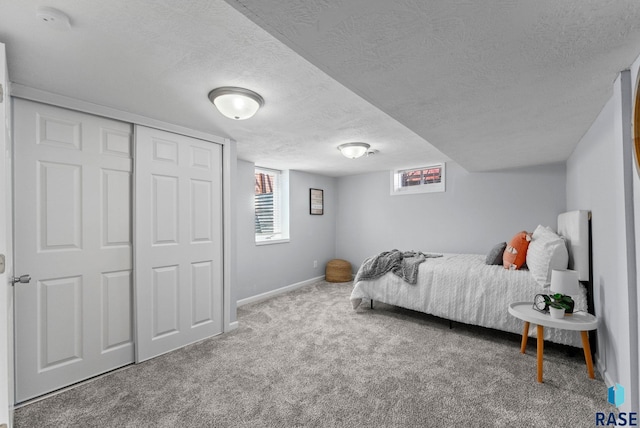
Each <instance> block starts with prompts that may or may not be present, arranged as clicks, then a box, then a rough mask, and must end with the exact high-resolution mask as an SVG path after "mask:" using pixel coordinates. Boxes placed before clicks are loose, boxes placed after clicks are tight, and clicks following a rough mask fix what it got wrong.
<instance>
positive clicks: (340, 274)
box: [325, 259, 353, 282]
mask: <svg viewBox="0 0 640 428" xmlns="http://www.w3.org/2000/svg"><path fill="white" fill-rule="evenodd" d="M352 279H353V272H352V270H351V263H349V262H348V261H346V260H341V259H333V260H330V261H329V263H327V269H326V271H325V280H326V281H327V282H349V281H351V280H352Z"/></svg>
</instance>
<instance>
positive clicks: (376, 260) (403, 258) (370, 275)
mask: <svg viewBox="0 0 640 428" xmlns="http://www.w3.org/2000/svg"><path fill="white" fill-rule="evenodd" d="M434 257H442V254H425V253H422V252H420V251H405V252H402V251H399V250H391V251H384V252H382V253H380V254H378V255H377V256H373V257H369V258H368V259H366V260H365V261H364V262H363V263H362V266H360V269H358V273H357V274H356V278H355V280H354V283H356V282H358V281H368V280H372V279H377V278H380V277H381V276H382V275H384V274H386V273H387V272H393V273H394V274H395V275H398V276H399V277H400V278H402V279H403V280H405V281H406V282H408V283H409V284H412V285H413V284H415V283H416V281H417V280H418V267H419V266H420V263H422V262H424V261H425V260H426V259H427V258H434Z"/></svg>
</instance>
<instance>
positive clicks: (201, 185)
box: [135, 126, 223, 361]
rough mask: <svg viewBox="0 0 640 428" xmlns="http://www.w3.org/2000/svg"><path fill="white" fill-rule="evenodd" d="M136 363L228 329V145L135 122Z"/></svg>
mask: <svg viewBox="0 0 640 428" xmlns="http://www.w3.org/2000/svg"><path fill="white" fill-rule="evenodd" d="M135 139H136V155H135V159H136V172H135V182H136V184H135V188H136V196H135V201H136V202H135V216H136V225H137V226H136V233H135V236H136V239H135V272H136V274H135V284H136V285H135V289H136V323H137V336H136V344H137V348H136V349H137V355H136V360H137V361H144V360H146V359H149V358H152V357H154V356H157V355H160V354H163V353H165V352H168V351H171V350H173V349H177V348H180V347H182V346H185V345H187V344H189V343H193V342H196V341H198V340H201V339H204V338H207V337H210V336H213V335H216V334H219V333H222V314H223V312H222V308H223V301H222V158H221V154H222V148H221V146H220V145H218V144H214V143H209V142H205V141H202V140H198V139H195V138H190V137H185V136H182V135H176V134H171V133H168V132H164V131H159V130H156V129H151V128H146V127H142V126H136V128H135Z"/></svg>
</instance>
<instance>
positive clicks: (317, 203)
mask: <svg viewBox="0 0 640 428" xmlns="http://www.w3.org/2000/svg"><path fill="white" fill-rule="evenodd" d="M309 214H311V215H322V214H324V190H322V189H309Z"/></svg>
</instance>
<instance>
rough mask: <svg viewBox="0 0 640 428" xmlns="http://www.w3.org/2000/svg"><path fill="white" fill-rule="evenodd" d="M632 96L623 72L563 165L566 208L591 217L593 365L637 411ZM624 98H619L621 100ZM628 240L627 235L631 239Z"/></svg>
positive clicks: (627, 405) (627, 406)
mask: <svg viewBox="0 0 640 428" xmlns="http://www.w3.org/2000/svg"><path fill="white" fill-rule="evenodd" d="M630 91H631V85H630V83H629V76H628V73H627V74H626V77H625V75H624V74H623V75H622V76H621V77H618V79H617V80H616V81H615V84H614V87H613V95H612V97H611V99H610V100H609V101H608V103H607V104H606V105H605V107H604V108H603V109H602V111H601V113H600V115H599V116H598V117H597V119H596V120H595V122H594V123H593V125H592V126H591V128H590V129H589V131H588V132H587V133H586V134H585V136H584V137H583V138H582V140H581V141H580V143H579V144H578V146H577V147H576V149H575V150H574V152H573V154H572V155H571V157H570V158H569V160H568V161H567V209H568V210H572V209H587V210H591V213H592V241H593V277H594V284H593V286H594V303H595V311H596V315H597V316H598V318H599V321H600V323H599V326H598V351H597V356H596V361H597V364H598V367H599V368H600V370H601V371H602V372H603V373H604V375H605V381H606V382H607V384H609V385H611V384H613V383H620V384H621V385H623V386H624V387H625V388H626V391H627V394H626V395H627V400H626V403H625V405H624V407H623V410H624V409H626V411H629V409H631V405H632V403H634V405H635V406H636V409H635V410H637V403H638V397H637V395H636V393H633V388H632V385H633V384H634V383H635V384H636V385H637V379H636V380H635V381H633V380H632V379H631V364H630V324H629V316H630V313H629V304H628V297H629V280H628V268H629V263H630V262H632V263H635V261H630V260H629V259H628V257H627V252H628V251H629V250H630V248H629V243H628V240H627V232H628V225H627V223H626V221H625V220H626V215H627V211H626V202H625V189H627V190H628V189H629V183H625V173H624V161H625V157H626V158H627V159H628V157H629V156H630V155H631V153H629V152H628V150H627V151H625V149H624V139H625V138H629V135H628V133H629V131H630V129H629V128H630V115H631V111H630V105H628V104H629V103H628V97H629V94H630ZM623 94H624V96H623ZM631 236H632V235H631Z"/></svg>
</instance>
